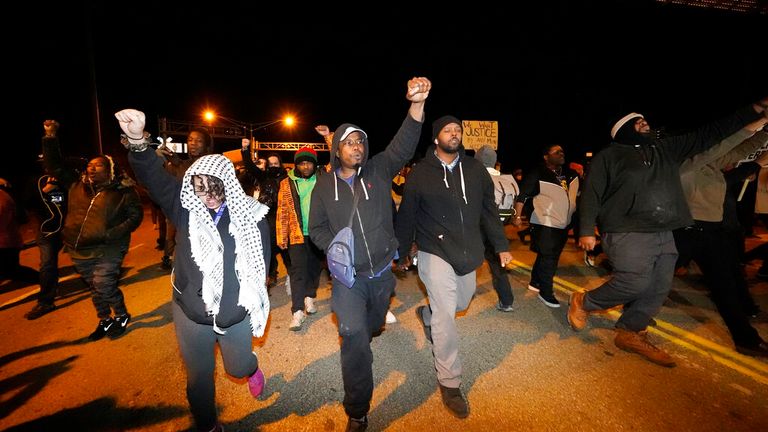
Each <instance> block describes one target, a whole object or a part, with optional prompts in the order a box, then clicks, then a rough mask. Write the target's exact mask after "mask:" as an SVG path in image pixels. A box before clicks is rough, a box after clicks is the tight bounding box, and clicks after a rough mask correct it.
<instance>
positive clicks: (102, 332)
mask: <svg viewBox="0 0 768 432" xmlns="http://www.w3.org/2000/svg"><path fill="white" fill-rule="evenodd" d="M114 326H115V320H114V319H112V317H109V318H105V319H103V320H101V321H99V325H98V326H96V330H94V331H93V333H91V334H89V335H88V339H90V340H92V341H97V340H99V339H101V338H103V337H104V336H106V335H107V332H109V331H110V329H112V327H114Z"/></svg>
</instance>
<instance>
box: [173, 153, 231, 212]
mask: <svg viewBox="0 0 768 432" xmlns="http://www.w3.org/2000/svg"><path fill="white" fill-rule="evenodd" d="M199 174H205V175H209V176H214V177H217V178H219V179H220V180H221V181H222V183H224V194H225V199H226V200H227V201H230V200H231V199H232V198H234V197H237V196H241V195H242V196H245V192H244V191H243V187H242V186H241V185H240V182H239V181H238V180H237V176H236V175H235V167H234V165H232V162H231V161H230V160H229V159H227V157H226V156H224V155H220V154H212V155H205V156H201V157H199V158H198V159H197V160H196V161H195V162H194V163H193V164H192V165H191V166H190V167H189V168H187V171H186V172H185V173H184V180H183V181H182V183H181V199H182V202H183V203H193V204H199V205H200V207H201V208H202V207H203V203H202V202H200V200H199V199H198V198H197V196H196V195H195V191H194V189H193V188H192V176H193V175H199ZM185 208H189V207H186V206H185Z"/></svg>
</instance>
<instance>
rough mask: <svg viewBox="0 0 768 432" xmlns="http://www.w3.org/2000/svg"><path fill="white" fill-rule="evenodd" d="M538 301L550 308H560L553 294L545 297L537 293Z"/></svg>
mask: <svg viewBox="0 0 768 432" xmlns="http://www.w3.org/2000/svg"><path fill="white" fill-rule="evenodd" d="M539 300H541V302H542V303H544V304H545V305H547V306H549V307H551V308H559V307H560V302H559V301H557V299H556V298H555V295H554V294H553V295H550V296H546V297H545V296H544V295H543V294H541V293H539Z"/></svg>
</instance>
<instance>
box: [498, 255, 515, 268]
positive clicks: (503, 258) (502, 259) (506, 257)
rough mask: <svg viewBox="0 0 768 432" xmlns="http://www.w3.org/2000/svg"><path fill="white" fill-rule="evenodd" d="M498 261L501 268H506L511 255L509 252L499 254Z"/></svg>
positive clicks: (510, 260)
mask: <svg viewBox="0 0 768 432" xmlns="http://www.w3.org/2000/svg"><path fill="white" fill-rule="evenodd" d="M499 261H500V262H501V266H502V267H506V266H507V264H509V263H511V262H512V254H511V253H509V252H502V253H500V254H499Z"/></svg>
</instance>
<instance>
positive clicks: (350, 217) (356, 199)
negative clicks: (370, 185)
mask: <svg viewBox="0 0 768 432" xmlns="http://www.w3.org/2000/svg"><path fill="white" fill-rule="evenodd" d="M357 178H358V177H357V176H355V181H353V182H352V195H354V197H355V198H354V199H353V200H352V213H351V214H350V215H349V223H348V224H347V226H348V227H351V226H352V221H354V220H355V210H356V209H357V202H358V201H359V200H360V194H359V193H357V192H355V186H357Z"/></svg>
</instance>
